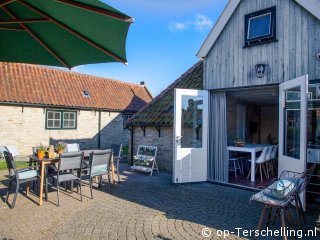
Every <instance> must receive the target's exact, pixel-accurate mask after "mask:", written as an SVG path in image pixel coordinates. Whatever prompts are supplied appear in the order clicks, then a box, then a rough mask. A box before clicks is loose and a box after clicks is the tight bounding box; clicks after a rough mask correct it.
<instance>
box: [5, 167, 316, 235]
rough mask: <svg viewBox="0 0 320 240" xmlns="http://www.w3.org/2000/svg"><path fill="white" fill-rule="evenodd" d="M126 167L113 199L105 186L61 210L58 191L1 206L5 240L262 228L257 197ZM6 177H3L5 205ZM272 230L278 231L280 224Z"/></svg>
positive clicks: (69, 199)
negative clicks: (176, 182) (251, 200)
mask: <svg viewBox="0 0 320 240" xmlns="http://www.w3.org/2000/svg"><path fill="white" fill-rule="evenodd" d="M121 167H122V175H121V179H122V183H121V184H115V185H114V186H113V187H112V194H110V193H109V192H108V186H107V184H104V186H103V188H102V189H98V188H96V189H95V190H94V192H93V194H94V199H90V198H89V196H90V194H89V188H88V187H87V186H83V193H84V196H85V197H84V199H83V202H80V201H79V200H78V199H79V195H78V194H77V193H73V194H70V193H66V192H64V191H61V205H60V207H57V206H56V203H57V198H56V193H55V192H54V189H52V190H51V191H52V192H50V194H49V201H48V202H44V204H43V206H42V207H39V206H38V205H37V204H36V203H37V201H38V199H37V197H36V196H34V195H32V193H30V194H29V195H28V196H27V197H26V196H25V195H24V194H22V193H20V194H19V196H18V199H17V203H16V207H15V208H14V209H9V208H8V206H7V204H4V203H3V202H2V203H0V207H1V208H0V239H163V240H170V239H223V236H221V237H219V236H218V234H221V231H220V230H229V231H233V232H234V234H231V235H230V236H228V237H226V238H227V239H251V238H250V237H248V236H244V235H241V236H237V231H236V229H235V228H243V229H247V230H250V229H255V228H256V226H257V223H258V220H259V217H260V213H261V209H262V207H261V205H256V204H250V203H249V198H250V196H251V195H252V192H249V191H245V190H239V189H235V188H230V187H224V186H219V185H215V184H210V183H199V184H183V185H178V186H176V185H173V184H171V183H170V181H171V176H170V175H167V174H164V173H161V174H155V175H154V176H152V177H149V176H147V175H144V174H139V173H131V172H130V171H128V169H127V166H126V165H125V164H122V166H121ZM6 174H7V173H6V172H5V171H2V172H0V177H1V180H2V184H1V185H0V194H1V198H2V200H3V199H4V198H3V196H4V195H5V191H6V188H7V184H8V182H7V180H6ZM10 198H11V199H10V200H12V198H13V196H12V195H11V196H10ZM319 212H320V210H319V206H315V205H309V207H308V212H307V216H308V217H307V223H306V224H305V225H304V228H305V229H307V228H310V229H314V227H318V228H319V227H320V218H319ZM205 227H207V228H209V229H210V231H211V232H212V233H211V236H210V237H209V238H204V237H203V236H202V235H201V231H202V229H203V228H205ZM272 228H274V229H276V228H279V221H276V223H275V226H272ZM317 234H318V239H319V236H320V232H319V231H318V232H317ZM264 239H267V238H264ZM269 239H277V238H275V237H271V238H269ZM279 239H281V238H279ZM303 239H305V238H303ZM311 239H316V238H311Z"/></svg>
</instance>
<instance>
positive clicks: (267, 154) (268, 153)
mask: <svg viewBox="0 0 320 240" xmlns="http://www.w3.org/2000/svg"><path fill="white" fill-rule="evenodd" d="M273 149H274V146H271V147H269V149H268V151H267V153H266V161H267V162H268V161H270V160H271V154H272V151H273Z"/></svg>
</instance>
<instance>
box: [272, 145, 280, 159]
mask: <svg viewBox="0 0 320 240" xmlns="http://www.w3.org/2000/svg"><path fill="white" fill-rule="evenodd" d="M278 147H279V145H278V144H277V145H275V146H274V148H273V149H272V152H271V159H275V158H276V156H277V153H278Z"/></svg>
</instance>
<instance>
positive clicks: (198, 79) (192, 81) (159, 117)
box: [128, 61, 203, 126]
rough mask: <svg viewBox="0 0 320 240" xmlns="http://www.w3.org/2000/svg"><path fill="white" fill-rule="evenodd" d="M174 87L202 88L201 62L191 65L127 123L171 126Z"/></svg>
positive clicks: (130, 124)
mask: <svg viewBox="0 0 320 240" xmlns="http://www.w3.org/2000/svg"><path fill="white" fill-rule="evenodd" d="M175 88H185V89H203V62H202V61H199V62H198V63H196V64H195V65H193V66H192V67H191V68H190V69H189V70H187V71H186V72H185V73H184V74H183V75H181V77H180V78H178V79H177V80H176V81H175V82H173V83H172V84H171V85H170V86H169V87H168V88H167V89H165V90H164V91H162V92H161V93H160V94H159V95H158V96H156V97H155V98H154V99H153V100H152V101H151V102H150V103H149V104H148V105H146V106H145V107H144V108H142V109H141V110H140V111H139V112H137V113H136V114H135V115H133V116H132V117H131V118H130V119H129V121H128V125H129V126H172V125H173V114H174V113H173V110H174V89H175Z"/></svg>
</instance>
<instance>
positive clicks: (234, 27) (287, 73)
mask: <svg viewBox="0 0 320 240" xmlns="http://www.w3.org/2000/svg"><path fill="white" fill-rule="evenodd" d="M272 6H277V18H276V19H277V21H276V24H277V40H278V41H277V42H272V43H265V44H261V45H256V46H252V47H248V48H243V46H244V15H246V14H248V13H252V12H255V11H258V10H262V9H265V8H269V7H272ZM319 52H320V21H319V20H318V19H317V18H315V17H314V16H313V15H311V14H310V13H309V12H308V11H307V10H305V9H304V8H302V7H301V6H300V5H298V4H297V3H296V2H294V1H292V0H242V1H241V3H240V4H239V6H238V7H237V9H236V10H235V12H234V13H233V15H232V17H231V19H230V20H229V22H228V23H227V25H226V26H225V28H224V30H223V31H222V33H221V35H220V36H219V38H218V39H217V41H216V43H215V44H214V46H213V47H212V49H211V50H210V52H209V54H208V56H207V58H206V60H205V71H204V77H205V85H204V86H205V89H209V90H212V89H221V88H230V87H239V86H253V85H264V84H273V83H281V82H283V81H287V80H290V79H293V78H295V77H298V76H301V75H304V74H309V79H316V78H320V61H319V60H317V59H316V54H317V53H319ZM258 61H263V62H266V63H267V64H268V66H267V71H266V75H265V76H264V77H263V78H257V77H256V73H255V65H256V64H257V62H258Z"/></svg>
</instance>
